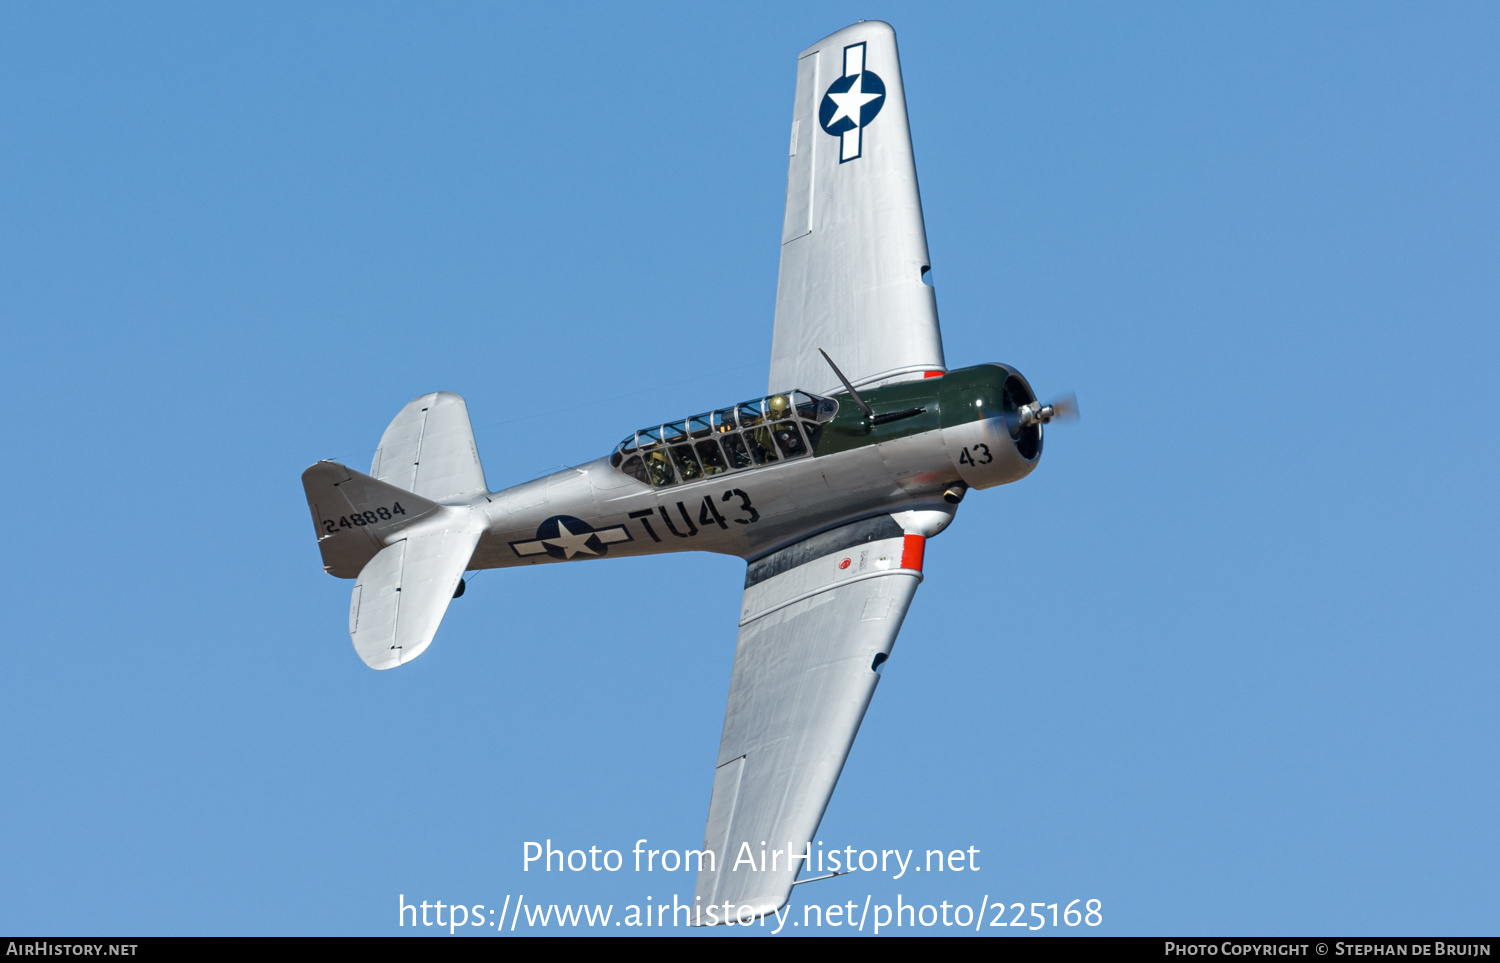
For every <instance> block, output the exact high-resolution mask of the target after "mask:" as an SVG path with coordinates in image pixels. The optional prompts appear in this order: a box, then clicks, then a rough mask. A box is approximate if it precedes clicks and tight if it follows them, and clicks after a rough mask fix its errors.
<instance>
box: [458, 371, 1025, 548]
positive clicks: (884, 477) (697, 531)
mask: <svg viewBox="0 0 1500 963" xmlns="http://www.w3.org/2000/svg"><path fill="white" fill-rule="evenodd" d="M859 394H860V396H861V397H862V398H863V400H864V401H865V402H866V403H867V404H868V405H869V406H870V408H871V410H872V411H873V412H874V414H875V418H874V419H873V423H872V419H870V418H869V417H867V416H866V415H865V413H864V412H863V411H862V410H861V409H860V408H859V407H858V406H857V405H856V403H855V401H854V399H853V398H852V397H851V396H850V395H849V394H848V393H847V392H846V393H842V394H834V395H832V396H830V397H832V399H833V400H834V401H836V402H837V403H838V407H837V413H836V414H835V415H833V417H832V418H831V419H828V420H827V421H826V422H825V423H823V424H821V425H818V426H816V427H814V426H812V425H811V423H808V427H809V429H810V430H807V431H806V433H805V435H803V436H801V437H805V438H808V439H812V438H815V439H816V440H815V441H810V450H809V451H808V452H807V453H805V454H803V455H802V456H801V457H782V458H780V459H779V460H777V461H773V462H770V463H767V464H759V465H753V466H751V467H747V468H744V469H741V470H731V469H729V468H727V467H724V468H719V469H718V470H714V468H713V467H711V466H710V465H709V459H707V458H704V459H701V460H695V461H693V462H692V464H693V465H696V466H698V468H697V471H698V477H695V478H692V479H690V480H689V479H685V478H684V477H682V476H683V475H685V474H686V473H685V472H683V471H680V470H679V471H678V472H677V473H676V474H675V475H674V476H672V477H671V480H670V481H667V482H665V483H663V482H662V480H661V478H660V477H655V478H653V476H646V478H645V480H643V479H642V478H637V477H632V476H631V475H629V474H626V473H625V471H623V470H622V469H621V468H620V467H619V464H620V463H621V462H622V460H623V459H622V458H621V457H620V455H619V454H618V453H617V454H616V455H615V456H613V457H605V458H599V459H596V460H594V461H591V462H588V463H587V464H583V465H579V466H577V467H574V468H569V469H566V470H563V471H559V472H556V473H554V474H551V475H547V476H545V477H543V478H538V479H535V480H533V481H529V482H526V483H524V484H521V485H517V486H515V487H513V488H508V489H506V490H504V491H500V492H492V493H490V494H489V495H487V496H484V497H483V498H481V499H479V500H477V501H476V502H475V503H474V504H473V506H472V508H473V510H476V511H479V512H482V513H483V514H484V516H485V523H484V535H483V536H482V537H481V539H480V542H479V546H478V548H477V549H476V550H475V552H474V556H473V559H472V560H471V562H470V565H469V568H470V569H485V568H507V567H511V566H516V565H533V564H541V563H547V562H555V561H575V560H579V559H588V558H603V557H622V556H634V555H654V554H659V553H663V552H682V551H705V552H717V553H720V554H724V555H735V556H738V557H740V558H745V559H754V558H756V557H759V556H762V555H765V554H766V553H768V552H771V551H774V550H775V549H777V548H778V547H781V546H783V545H786V544H789V543H791V542H795V541H798V540H800V539H802V538H805V537H807V536H808V535H810V534H813V533H815V532H817V531H820V530H822V529H826V528H831V527H834V526H837V525H841V524H844V523H847V522H851V521H856V520H858V519H860V518H866V517H870V516H873V515H877V514H883V513H899V512H906V511H928V512H943V513H946V514H947V515H949V516H951V515H952V513H953V511H954V508H955V507H956V503H957V499H958V498H961V497H962V494H963V491H964V490H965V489H967V488H989V487H992V486H994V485H1000V484H1005V483H1006V482H1011V481H1016V480H1018V479H1020V478H1024V477H1025V476H1026V475H1027V474H1029V473H1030V472H1031V470H1032V469H1033V468H1034V467H1035V466H1036V463H1037V460H1038V459H1039V458H1040V456H1041V426H1040V425H1036V426H1032V427H1018V426H1017V424H1016V419H1015V412H1016V410H1017V409H1018V408H1019V407H1020V406H1021V405H1025V404H1028V403H1030V402H1032V401H1034V400H1035V396H1034V395H1033V394H1032V392H1031V389H1030V386H1029V385H1027V384H1026V382H1025V379H1024V378H1022V377H1021V376H1020V374H1019V373H1018V372H1016V371H1015V370H1014V369H1012V368H1009V367H1007V366H1004V365H994V364H987V365H978V366H975V367H972V368H962V369H957V370H954V371H949V372H947V373H945V374H943V375H942V376H940V377H930V378H927V379H923V380H919V381H906V382H900V383H897V384H892V385H886V386H883V387H877V388H870V389H865V390H861V391H860V392H859ZM788 395H790V392H788ZM886 418H888V419H890V420H884V419H886ZM627 441H628V440H627ZM622 444H624V443H622ZM663 448H664V449H665V445H664V446H663ZM717 450H718V449H717V448H716V449H715V451H717ZM662 457H663V461H664V462H665V460H666V458H665V456H662ZM612 461H613V462H614V463H613V464H612ZM668 472H669V473H670V469H668ZM641 474H643V475H644V474H645V473H644V472H641ZM653 480H654V481H655V482H656V483H654V484H653ZM945 494H946V495H947V498H945V497H944V496H945Z"/></svg>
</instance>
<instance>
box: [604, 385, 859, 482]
mask: <svg viewBox="0 0 1500 963" xmlns="http://www.w3.org/2000/svg"><path fill="white" fill-rule="evenodd" d="M838 410H839V404H838V402H837V401H834V400H833V399H832V398H820V397H818V396H816V395H810V394H808V393H807V392H805V391H789V392H786V393H784V394H779V395H769V396H767V397H765V398H761V399H760V400H758V401H746V402H742V403H740V404H737V405H735V406H733V407H732V408H721V409H719V410H718V411H710V412H706V413H704V414H701V415H694V416H693V417H691V418H684V419H682V420H681V421H674V422H672V423H671V424H667V425H657V426H655V427H653V428H642V429H641V430H640V431H637V432H635V433H634V434H632V435H630V436H628V437H627V438H626V439H625V440H624V441H622V442H620V444H619V445H617V446H615V451H614V454H612V455H610V456H609V463H610V464H611V465H613V466H614V467H615V468H618V469H619V470H620V471H623V472H624V473H625V474H627V475H629V476H631V477H632V478H636V479H639V480H640V481H643V482H647V483H648V484H651V485H655V486H656V487H657V488H665V487H667V486H668V485H675V484H678V483H680V482H690V481H696V480H697V479H699V478H704V477H707V476H709V475H717V474H719V473H721V472H731V471H740V470H742V469H746V468H754V467H755V466H757V465H765V464H769V463H771V462H774V461H781V460H785V459H788V458H802V457H805V456H807V455H810V454H812V450H813V449H814V448H815V447H817V444H818V436H819V435H820V434H822V431H823V425H824V424H826V423H827V422H828V421H829V420H831V419H832V418H833V416H834V415H835V414H837V413H838Z"/></svg>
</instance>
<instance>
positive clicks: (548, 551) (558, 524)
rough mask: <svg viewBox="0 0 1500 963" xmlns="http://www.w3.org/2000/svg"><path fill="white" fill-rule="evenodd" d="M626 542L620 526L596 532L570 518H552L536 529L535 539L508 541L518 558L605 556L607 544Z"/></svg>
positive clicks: (628, 537)
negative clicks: (537, 556) (534, 556)
mask: <svg viewBox="0 0 1500 963" xmlns="http://www.w3.org/2000/svg"><path fill="white" fill-rule="evenodd" d="M629 541H632V539H631V537H630V533H629V532H627V531H626V530H625V526H624V525H615V526H614V527H612V528H598V529H596V528H594V527H593V526H592V525H590V524H589V523H588V522H586V521H584V520H583V519H581V518H575V517H573V516H572V515H553V516H552V517H551V518H549V519H547V520H546V521H545V522H542V524H540V525H538V526H537V529H536V538H535V539H533V540H531V541H525V542H511V543H510V547H511V549H512V550H513V551H514V552H515V553H516V554H517V555H519V556H521V557H522V558H526V557H528V556H532V555H550V556H552V557H553V558H560V559H570V558H572V557H573V556H575V555H595V556H600V555H608V554H609V546H610V545H612V544H614V543H616V542H629Z"/></svg>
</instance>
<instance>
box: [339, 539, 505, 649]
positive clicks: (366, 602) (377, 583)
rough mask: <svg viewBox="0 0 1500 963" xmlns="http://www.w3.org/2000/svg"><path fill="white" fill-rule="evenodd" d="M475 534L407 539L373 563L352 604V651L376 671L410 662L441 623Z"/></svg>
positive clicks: (356, 586) (363, 575)
mask: <svg viewBox="0 0 1500 963" xmlns="http://www.w3.org/2000/svg"><path fill="white" fill-rule="evenodd" d="M479 536H480V533H479V532H477V531H473V532H470V531H455V532H437V533H434V534H430V535H417V536H414V537H411V538H404V539H402V540H401V541H399V542H396V543H394V544H392V545H388V546H386V547H385V548H383V549H381V550H380V552H379V553H378V554H377V555H376V556H375V557H374V558H373V559H371V560H370V563H369V564H368V565H366V566H365V568H364V571H362V572H360V573H359V581H357V582H355V583H354V595H353V597H352V598H351V599H350V601H349V636H350V638H352V639H353V640H354V651H355V652H357V653H359V657H360V658H361V659H363V660H364V663H365V665H367V666H369V667H370V668H372V669H389V668H392V667H394V666H398V665H400V664H402V663H403V662H410V661H411V660H412V659H415V658H416V657H417V656H419V655H421V654H422V653H423V652H424V651H426V649H427V646H428V645H430V644H431V643H432V637H433V636H434V635H436V634H437V630H438V626H439V625H440V624H442V621H443V615H444V614H445V613H447V611H448V603H449V602H451V601H453V593H454V591H455V590H456V589H457V588H458V580H459V579H460V578H462V577H463V574H464V569H465V568H467V567H468V565H469V558H470V557H471V556H472V555H473V554H474V547H475V546H476V545H478V544H479Z"/></svg>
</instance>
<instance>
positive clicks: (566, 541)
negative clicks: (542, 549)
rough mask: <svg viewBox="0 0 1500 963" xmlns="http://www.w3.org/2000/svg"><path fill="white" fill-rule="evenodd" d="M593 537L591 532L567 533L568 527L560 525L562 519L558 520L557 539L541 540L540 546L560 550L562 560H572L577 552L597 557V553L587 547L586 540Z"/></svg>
mask: <svg viewBox="0 0 1500 963" xmlns="http://www.w3.org/2000/svg"><path fill="white" fill-rule="evenodd" d="M593 537H594V533H593V532H584V533H583V534H582V535H574V534H573V533H572V532H570V531H568V526H566V525H564V524H563V523H562V519H558V520H557V537H556V538H544V539H542V544H544V545H551V546H553V547H554V548H560V549H562V550H563V558H572V557H573V556H574V555H577V554H578V553H579V552H587V553H589V554H590V555H598V554H599V553H598V552H596V551H594V550H593V549H592V548H589V546H588V540H589V539H591V538H593Z"/></svg>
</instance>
